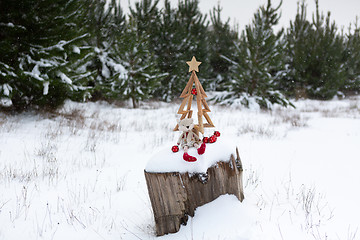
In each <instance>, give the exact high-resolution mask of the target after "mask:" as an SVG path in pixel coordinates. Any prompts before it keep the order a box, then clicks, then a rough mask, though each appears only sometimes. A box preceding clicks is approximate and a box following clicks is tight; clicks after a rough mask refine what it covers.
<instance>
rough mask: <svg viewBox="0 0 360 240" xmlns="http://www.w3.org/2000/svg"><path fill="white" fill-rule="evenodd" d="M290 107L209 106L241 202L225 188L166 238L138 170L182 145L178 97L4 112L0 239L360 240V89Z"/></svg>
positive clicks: (0, 130) (0, 149)
mask: <svg viewBox="0 0 360 240" xmlns="http://www.w3.org/2000/svg"><path fill="white" fill-rule="evenodd" d="M295 105H296V106H297V108H296V109H292V108H288V109H284V108H280V107H277V108H275V109H274V110H273V111H260V110H251V109H250V110H249V109H244V108H241V107H239V108H235V107H233V108H229V107H222V106H216V105H213V104H210V109H211V110H212V112H211V113H210V117H211V119H212V120H213V122H214V124H215V125H216V130H219V131H220V132H221V139H226V141H228V142H231V143H232V144H234V145H237V146H238V147H239V150H240V156H241V159H242V162H243V166H244V187H245V189H244V190H245V200H244V201H243V202H242V203H240V202H239V201H237V200H236V198H235V197H234V196H230V195H225V196H221V197H219V198H218V199H216V200H215V201H213V202H211V203H209V204H206V205H204V206H202V207H199V208H198V209H197V210H196V213H195V217H194V218H191V219H189V222H188V224H187V226H183V227H182V228H181V230H180V231H179V232H178V233H176V234H171V235H167V236H163V237H159V238H157V237H156V236H155V234H154V224H155V223H154V220H153V216H152V209H151V204H150V200H149V198H148V194H147V188H146V183H145V179H144V173H143V171H144V168H145V166H146V164H147V161H148V160H149V159H150V158H151V157H152V156H153V155H154V154H156V153H157V152H158V151H159V150H161V149H163V148H164V147H168V148H169V151H170V148H171V146H172V145H174V144H175V143H176V140H177V138H178V134H179V133H178V132H172V131H171V130H172V129H173V128H174V126H175V125H176V117H178V115H176V112H177V110H178V107H179V103H172V104H165V103H157V102H153V103H147V104H144V106H142V108H140V109H135V110H134V109H129V108H126V107H119V106H115V105H110V104H107V103H85V104H80V103H73V102H67V103H66V104H65V106H64V107H63V108H62V109H60V110H59V111H57V112H56V113H52V114H50V113H43V114H34V113H31V112H27V113H23V114H19V115H4V114H3V113H0V192H1V195H0V239H25V238H26V239H29V240H30V239H61V240H63V239H77V240H78V239H175V240H176V239H196V240H197V239H239V240H245V239H246V240H249V239H258V240H264V239H266V240H267V239H279V240H282V239H290V240H296V239H301V240H304V239H336V240H337V239H341V240H354V239H360V232H358V227H359V225H360V220H359V219H360V218H359V214H360V205H359V203H360V190H359V187H358V186H357V185H358V184H359V183H360V174H359V167H360V153H359V149H360V97H352V98H350V99H345V100H333V101H329V102H321V101H310V100H301V101H298V102H295ZM207 131H208V132H207V133H208V134H207V135H210V134H211V133H212V131H213V130H207ZM215 144H216V143H215ZM205 154H206V153H205ZM199 161H200V160H199Z"/></svg>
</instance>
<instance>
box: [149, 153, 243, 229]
mask: <svg viewBox="0 0 360 240" xmlns="http://www.w3.org/2000/svg"><path fill="white" fill-rule="evenodd" d="M236 155H237V156H236V158H235V156H234V155H233V154H232V155H231V157H230V161H228V162H223V161H219V162H218V163H217V164H216V165H214V166H212V167H210V168H208V170H207V172H206V173H194V174H189V173H178V172H168V173H152V172H146V171H145V178H146V183H147V186H148V191H149V196H150V201H151V205H152V208H153V212H154V217H155V224H156V234H157V235H158V236H162V235H164V234H168V233H175V232H177V231H179V229H180V225H181V224H186V223H187V220H188V216H192V217H193V216H194V212H195V209H196V208H197V207H199V206H202V205H204V204H206V203H209V202H211V201H213V200H215V199H216V198H217V197H219V196H220V195H223V194H234V195H235V196H237V198H238V199H239V200H240V201H242V200H243V199H244V190H243V182H242V172H243V169H242V163H241V160H240V156H239V152H238V149H236Z"/></svg>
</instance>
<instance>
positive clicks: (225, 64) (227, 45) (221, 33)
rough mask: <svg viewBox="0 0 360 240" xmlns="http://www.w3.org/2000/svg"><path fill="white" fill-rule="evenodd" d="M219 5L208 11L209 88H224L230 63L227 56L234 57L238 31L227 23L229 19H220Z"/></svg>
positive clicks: (227, 79)
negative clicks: (209, 24) (209, 21)
mask: <svg viewBox="0 0 360 240" xmlns="http://www.w3.org/2000/svg"><path fill="white" fill-rule="evenodd" d="M221 11H222V9H221V7H220V5H218V6H217V7H216V8H215V7H214V8H213V10H212V12H211V13H210V19H211V26H210V27H209V32H208V34H207V35H208V38H207V41H208V46H209V61H210V66H211V69H210V76H209V77H210V78H211V82H212V84H211V85H210V88H209V89H211V90H224V84H226V83H227V82H228V81H229V70H230V66H231V63H230V62H229V61H227V60H226V59H225V58H224V56H227V58H230V59H234V58H235V56H234V54H233V53H234V52H235V50H236V48H235V42H237V41H238V32H237V31H235V30H232V29H231V27H230V24H229V21H230V19H228V20H227V21H226V22H222V20H221Z"/></svg>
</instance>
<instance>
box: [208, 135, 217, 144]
mask: <svg viewBox="0 0 360 240" xmlns="http://www.w3.org/2000/svg"><path fill="white" fill-rule="evenodd" d="M216 140H217V138H216V136H215V135H212V136H211V137H210V138H209V143H214V142H216Z"/></svg>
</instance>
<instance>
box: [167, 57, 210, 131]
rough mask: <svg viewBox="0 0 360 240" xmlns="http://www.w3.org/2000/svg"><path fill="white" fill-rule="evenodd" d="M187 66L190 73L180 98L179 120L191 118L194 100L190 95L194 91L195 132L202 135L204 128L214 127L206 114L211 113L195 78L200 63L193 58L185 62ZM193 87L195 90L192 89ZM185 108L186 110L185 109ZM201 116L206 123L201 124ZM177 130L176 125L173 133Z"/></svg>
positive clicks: (199, 84) (203, 92)
mask: <svg viewBox="0 0 360 240" xmlns="http://www.w3.org/2000/svg"><path fill="white" fill-rule="evenodd" d="M186 63H187V64H188V65H189V72H191V76H190V79H189V81H188V83H187V84H186V86H185V88H184V90H183V91H182V93H181V95H180V98H184V99H183V101H182V103H181V105H180V107H179V110H178V112H177V113H178V114H181V117H180V119H184V118H186V117H187V118H191V117H192V113H193V111H192V110H191V104H192V101H193V98H194V95H193V94H192V92H193V89H195V91H196V102H197V108H198V109H197V110H198V113H197V117H198V123H197V124H196V125H195V130H196V131H197V132H201V133H202V134H204V128H209V127H215V126H214V124H213V122H212V121H211V119H210V117H209V115H208V114H207V113H208V112H211V110H210V108H209V105H208V104H207V103H206V100H205V98H207V95H206V93H205V91H204V88H203V87H202V85H201V83H200V81H199V79H198V77H197V76H196V73H195V72H199V65H200V64H201V62H198V61H196V58H195V57H193V58H192V60H191V61H190V62H186ZM194 85H195V88H194ZM185 107H186V109H185ZM203 116H204V117H205V120H206V123H205V124H204V123H203ZM178 130H179V125H178V124H177V125H176V127H175V128H174V131H178Z"/></svg>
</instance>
